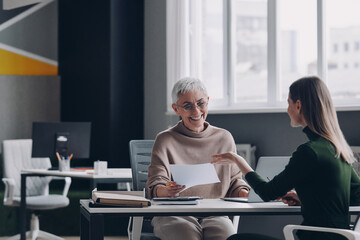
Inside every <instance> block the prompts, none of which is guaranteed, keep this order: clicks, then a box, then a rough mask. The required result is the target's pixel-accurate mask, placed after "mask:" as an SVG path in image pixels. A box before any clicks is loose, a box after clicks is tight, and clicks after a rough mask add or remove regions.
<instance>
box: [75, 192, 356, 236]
mask: <svg viewBox="0 0 360 240" xmlns="http://www.w3.org/2000/svg"><path fill="white" fill-rule="evenodd" d="M350 212H351V213H352V214H358V213H360V206H356V207H350ZM80 213H81V224H80V227H81V230H80V233H81V240H103V239H104V216H106V215H116V216H141V217H142V216H193V215H195V216H222V215H228V216H231V215H233V216H234V215H294V214H296V215H299V214H301V212H300V207H290V206H287V205H285V204H283V203H281V202H267V203H236V202H227V201H222V200H220V199H204V200H199V204H198V205H152V206H150V207H145V208H90V207H89V200H80ZM137 239H138V238H137Z"/></svg>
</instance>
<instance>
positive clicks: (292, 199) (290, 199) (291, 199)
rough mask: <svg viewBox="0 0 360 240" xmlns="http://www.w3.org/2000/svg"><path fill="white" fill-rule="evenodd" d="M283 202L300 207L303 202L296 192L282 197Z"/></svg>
mask: <svg viewBox="0 0 360 240" xmlns="http://www.w3.org/2000/svg"><path fill="white" fill-rule="evenodd" d="M281 201H282V202H283V203H285V204H287V205H289V206H300V205H301V201H300V199H299V197H298V195H297V193H296V192H295V191H294V190H291V191H289V192H287V193H286V194H285V195H284V196H282V197H281Z"/></svg>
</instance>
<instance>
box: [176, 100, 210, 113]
mask: <svg viewBox="0 0 360 240" xmlns="http://www.w3.org/2000/svg"><path fill="white" fill-rule="evenodd" d="M207 105H208V102H205V101H200V102H197V103H196V105H194V104H190V103H189V104H186V105H185V106H180V105H177V104H176V106H178V107H181V108H183V109H184V110H185V112H191V111H193V110H195V108H198V109H200V110H203V109H205V108H206V107H207Z"/></svg>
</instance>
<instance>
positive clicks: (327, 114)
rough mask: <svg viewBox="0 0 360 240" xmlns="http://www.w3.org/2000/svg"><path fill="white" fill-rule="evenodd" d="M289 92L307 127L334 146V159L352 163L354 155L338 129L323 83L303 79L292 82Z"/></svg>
mask: <svg viewBox="0 0 360 240" xmlns="http://www.w3.org/2000/svg"><path fill="white" fill-rule="evenodd" d="M289 92H290V93H289V97H290V98H291V100H292V101H293V102H296V101H297V100H300V102H301V113H302V115H303V116H304V118H305V121H306V123H307V126H308V127H309V128H310V129H311V130H312V131H313V132H315V133H317V134H318V135H320V136H322V137H323V138H325V139H327V140H329V141H330V142H331V143H332V144H333V145H334V146H335V149H336V157H339V156H340V155H341V156H342V158H343V159H344V160H345V161H346V162H348V163H352V162H354V161H355V158H354V154H353V152H352V150H351V148H350V147H349V145H348V143H347V142H346V140H345V138H344V135H343V133H342V131H341V129H340V126H339V122H338V118H337V115H336V111H335V108H334V105H333V103H332V100H331V95H330V92H329V90H328V88H327V87H326V85H325V83H324V82H323V81H322V80H321V79H320V78H319V77H316V76H310V77H304V78H300V79H299V80H297V81H295V82H293V83H292V84H291V86H290V88H289Z"/></svg>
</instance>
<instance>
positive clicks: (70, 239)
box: [0, 236, 129, 240]
mask: <svg viewBox="0 0 360 240" xmlns="http://www.w3.org/2000/svg"><path fill="white" fill-rule="evenodd" d="M7 238H8V237H0V240H6V239H7ZM63 238H64V239H65V240H80V237H68V236H66V237H63ZM28 239H30V238H28ZM127 239H129V238H128V237H127V236H126V237H105V238H104V240H127ZM39 240H40V239H39ZM41 240H42V239H41ZM44 240H45V239H44Z"/></svg>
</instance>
